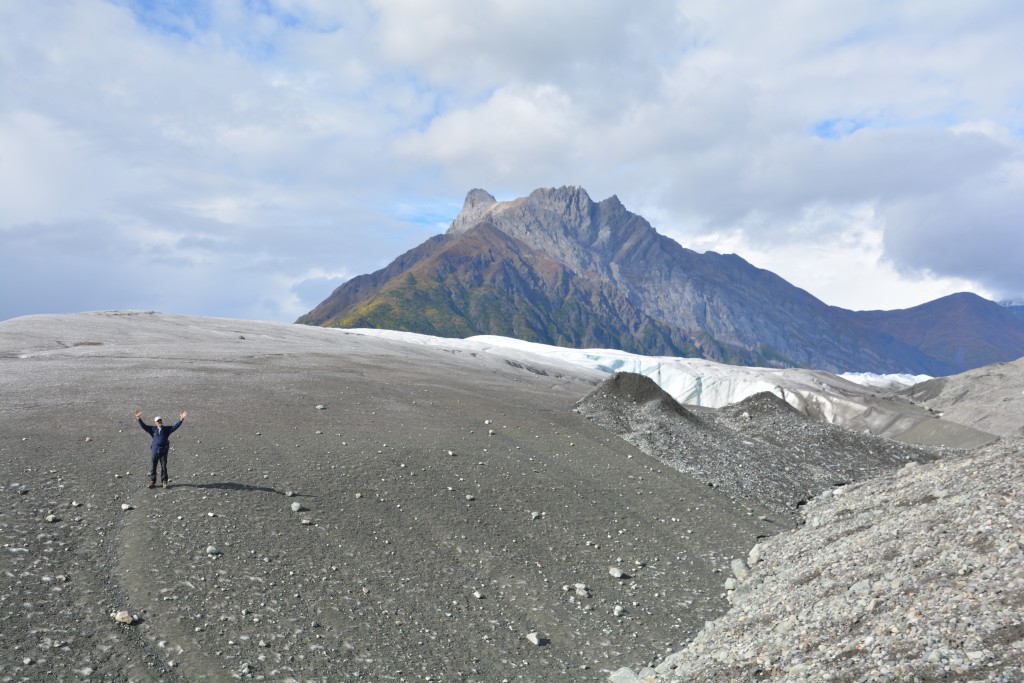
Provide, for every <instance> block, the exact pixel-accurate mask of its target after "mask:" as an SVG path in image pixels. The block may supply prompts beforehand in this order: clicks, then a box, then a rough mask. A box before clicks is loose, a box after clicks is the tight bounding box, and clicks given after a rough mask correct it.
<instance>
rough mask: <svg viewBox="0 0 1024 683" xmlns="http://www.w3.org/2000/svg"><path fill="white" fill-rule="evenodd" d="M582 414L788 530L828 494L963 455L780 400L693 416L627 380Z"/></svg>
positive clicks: (582, 405)
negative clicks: (837, 421)
mask: <svg viewBox="0 0 1024 683" xmlns="http://www.w3.org/2000/svg"><path fill="white" fill-rule="evenodd" d="M576 410H577V412H579V413H580V414H582V415H584V416H586V417H587V418H589V419H591V420H593V421H594V422H596V423H597V424H599V425H601V426H603V427H605V428H606V429H608V430H610V431H612V432H614V433H616V434H618V435H620V436H621V437H622V438H624V439H625V440H626V441H628V442H629V443H631V444H633V445H634V446H636V447H637V448H639V449H640V450H642V451H643V452H645V453H647V454H649V455H651V456H653V457H655V458H657V459H658V460H660V461H661V462H663V463H665V464H666V465H668V466H670V467H673V468H676V469H678V470H680V471H682V472H686V473H689V474H692V475H693V476H695V477H697V478H698V479H700V480H701V481H703V482H705V483H706V484H707V485H709V486H711V487H713V488H716V489H721V490H723V491H724V492H726V493H728V494H729V495H731V496H737V497H740V498H742V499H744V500H745V501H747V502H748V503H749V504H755V505H763V506H765V507H767V508H769V509H771V510H772V511H774V512H775V513H776V514H777V515H778V516H779V518H780V520H782V519H785V520H786V523H787V524H789V523H799V521H800V516H799V513H798V509H797V508H798V507H799V506H800V505H802V504H804V503H806V502H807V501H808V500H810V499H811V498H813V497H814V496H817V495H818V494H819V493H821V492H822V491H824V490H826V489H830V488H834V487H836V486H841V485H843V484H849V483H852V482H856V481H862V480H864V479H868V478H870V477H874V476H878V475H880V474H884V473H887V472H892V471H894V470H896V469H898V468H900V467H902V466H903V465H905V464H906V463H907V462H922V463H923V462H930V461H932V460H935V459H936V458H938V457H940V456H942V455H943V454H946V453H950V452H956V451H949V450H945V449H938V448H932V447H920V446H913V445H910V444H906V443H902V442H897V441H892V440H889V439H885V438H882V437H877V436H872V435H870V434H866V433H857V432H853V431H851V430H848V429H845V428H843V427H839V426H836V425H830V424H826V423H823V422H817V421H814V420H812V419H810V418H807V417H805V416H804V415H802V414H801V413H799V412H798V411H796V410H795V409H794V408H792V407H791V406H790V405H789V404H788V403H786V402H785V401H784V400H782V399H781V398H779V397H777V396H775V395H774V394H771V393H768V392H764V393H760V394H755V395H754V396H751V397H749V398H747V399H745V400H743V401H741V402H739V403H736V404H734V405H731V406H726V407H725V408H721V409H718V410H715V409H710V408H698V407H690V408H687V407H683V406H680V405H679V404H678V403H676V402H675V401H674V400H673V399H672V398H671V397H670V396H668V395H667V394H665V392H663V391H661V390H660V389H659V388H658V387H657V384H655V382H654V381H653V380H652V379H650V378H648V377H644V376H642V375H637V374H634V373H618V374H616V375H614V376H613V377H610V378H608V379H607V380H605V381H604V382H602V383H601V384H600V385H598V387H597V388H596V389H594V391H592V392H591V393H590V394H588V395H587V396H585V397H584V398H583V399H581V400H580V401H579V402H578V403H577V404H576Z"/></svg>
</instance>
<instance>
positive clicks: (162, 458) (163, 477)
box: [149, 453, 167, 484]
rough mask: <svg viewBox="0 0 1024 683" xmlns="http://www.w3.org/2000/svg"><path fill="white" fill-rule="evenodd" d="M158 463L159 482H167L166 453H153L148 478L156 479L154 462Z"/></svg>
mask: <svg viewBox="0 0 1024 683" xmlns="http://www.w3.org/2000/svg"><path fill="white" fill-rule="evenodd" d="M157 463H160V482H161V483H164V484H166V483H167V454H166V453H153V460H152V463H151V464H150V466H149V480H150V481H156V464H157Z"/></svg>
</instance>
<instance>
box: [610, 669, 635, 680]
mask: <svg viewBox="0 0 1024 683" xmlns="http://www.w3.org/2000/svg"><path fill="white" fill-rule="evenodd" d="M608 683H641V681H640V677H639V676H637V675H636V674H635V673H633V670H632V669H629V668H626V667H622V668H621V669H619V670H618V671H616V672H615V673H613V674H611V675H610V676H608Z"/></svg>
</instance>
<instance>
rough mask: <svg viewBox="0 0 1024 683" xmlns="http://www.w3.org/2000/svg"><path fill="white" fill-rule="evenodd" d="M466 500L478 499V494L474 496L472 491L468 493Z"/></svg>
mask: <svg viewBox="0 0 1024 683" xmlns="http://www.w3.org/2000/svg"><path fill="white" fill-rule="evenodd" d="M466 500H476V496H474V495H473V494H472V493H467V494H466Z"/></svg>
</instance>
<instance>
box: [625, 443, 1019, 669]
mask: <svg viewBox="0 0 1024 683" xmlns="http://www.w3.org/2000/svg"><path fill="white" fill-rule="evenodd" d="M803 513H804V515H805V518H806V521H807V524H806V525H804V526H803V527H801V528H799V529H797V530H794V531H793V532H791V533H784V534H780V535H778V536H774V537H772V538H770V539H767V540H765V541H763V542H761V543H760V544H758V545H756V546H754V547H753V548H752V549H751V551H750V553H749V555H748V557H747V561H746V562H742V561H737V562H734V563H733V564H734V569H735V576H734V577H732V578H730V579H729V580H728V581H727V585H728V586H729V587H731V589H732V590H731V591H730V599H731V601H732V602H733V603H734V607H733V608H732V609H731V610H730V611H729V613H728V614H726V615H725V616H724V617H721V618H719V619H716V620H714V621H712V622H710V623H709V624H707V625H706V626H705V628H704V629H703V630H702V631H701V633H700V634H699V635H698V636H697V637H696V638H695V639H694V640H693V642H691V643H690V644H689V645H688V646H687V647H686V648H685V649H683V650H682V651H679V652H677V653H674V654H672V655H670V656H668V657H666V658H665V659H664V661H662V662H661V663H660V664H658V665H657V666H656V667H654V668H648V669H644V670H642V671H640V672H637V673H634V672H633V671H626V670H623V671H619V672H617V673H616V674H614V675H613V676H612V677H610V678H609V680H613V681H616V682H617V683H630V682H632V681H637V680H643V681H648V682H651V683H712V682H714V683H718V682H720V681H756V680H772V681H793V682H794V683H795V682H798V681H799V682H805V681H806V682H810V681H814V682H818V681H918V682H921V683H926V682H932V681H999V682H1003V683H1010V682H1011V681H1021V680H1024V547H1022V538H1024V536H1022V532H1024V443H1022V442H1020V441H1016V442H1010V441H1002V442H999V443H997V444H995V445H992V446H989V447H986V448H985V449H984V450H982V451H980V452H978V453H976V454H973V455H964V456H956V457H951V458H949V459H945V460H942V461H939V462H935V463H931V464H928V465H917V464H916V463H909V464H907V465H906V466H905V467H904V468H902V469H901V470H899V471H898V472H896V473H894V474H890V475H887V476H884V477H880V478H877V479H874V480H872V481H868V482H864V483H861V484H857V485H854V486H849V487H845V488H843V489H839V490H837V491H835V492H834V493H833V494H831V495H827V496H821V497H819V499H818V500H815V501H814V502H812V503H811V504H810V505H808V506H807V507H806V508H805V509H804V511H803Z"/></svg>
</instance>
